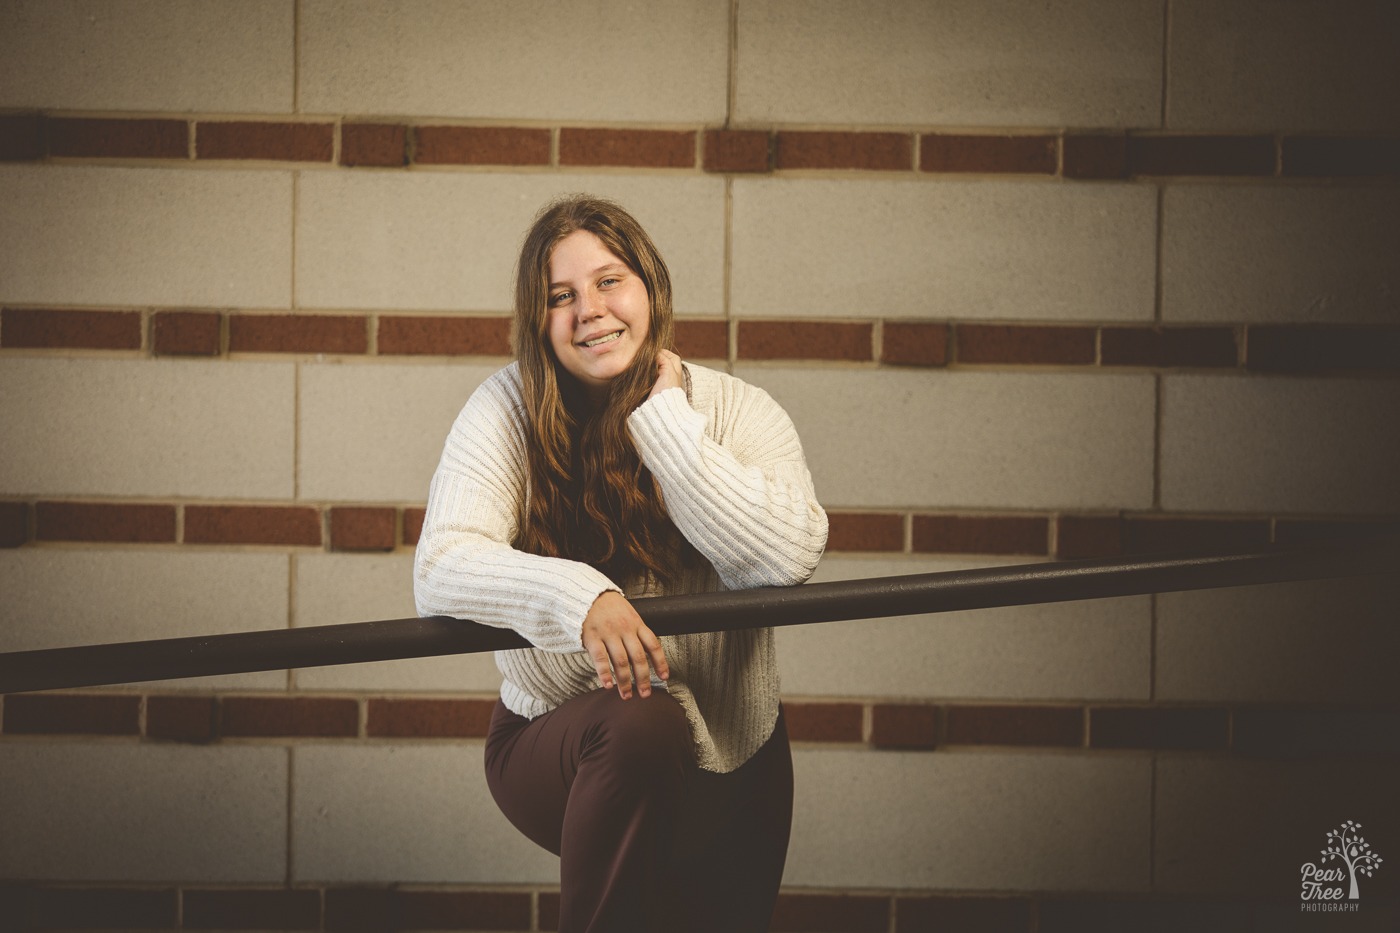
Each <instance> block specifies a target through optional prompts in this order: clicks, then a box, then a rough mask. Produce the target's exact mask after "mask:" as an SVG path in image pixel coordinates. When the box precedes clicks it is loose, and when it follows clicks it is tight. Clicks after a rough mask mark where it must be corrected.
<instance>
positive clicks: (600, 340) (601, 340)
mask: <svg viewBox="0 0 1400 933" xmlns="http://www.w3.org/2000/svg"><path fill="white" fill-rule="evenodd" d="M621 336H622V331H620V330H615V331H613V332H612V333H611V334H604V335H603V336H601V337H597V338H595V339H593V340H585V341H584V342H583V343H581V344H579V346H582V347H597V346H601V345H602V344H605V343H611V342H612V341H614V340H616V339H618V338H619V337H621Z"/></svg>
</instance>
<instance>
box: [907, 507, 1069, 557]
mask: <svg viewBox="0 0 1400 933" xmlns="http://www.w3.org/2000/svg"><path fill="white" fill-rule="evenodd" d="M913 531H914V550H915V551H917V552H923V553H942V554H1048V553H1049V550H1050V548H1049V534H1050V521H1049V519H1048V518H1045V517H1044V516H1036V515H1026V516H1020V515H915V516H914V529H913Z"/></svg>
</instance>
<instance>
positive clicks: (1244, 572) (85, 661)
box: [0, 537, 1400, 693]
mask: <svg viewBox="0 0 1400 933" xmlns="http://www.w3.org/2000/svg"><path fill="white" fill-rule="evenodd" d="M1393 573H1400V538H1390V537H1381V538H1374V539H1367V540H1364V541H1361V542H1357V543H1350V544H1345V545H1331V546H1318V547H1306V548H1294V549H1286V550H1275V551H1267V552H1263V553H1248V554H1213V555H1205V556H1191V557H1127V558H1104V559H1096V560H1081V561H1064V562H1058V563H1039V564H1022V565H1017V566H1011V567H993V568H986V569H981V570H955V571H950V572H945V573H925V574H911V575H909V576H898V577H877V578H873V579H867V580H851V581H845V582H839V583H810V584H807V585H806V586H794V587H782V588H769V589H757V590H735V591H730V592H721V593H702V594H696V595H690V596H661V597H655V598H651V599H638V600H636V601H635V603H634V605H635V606H636V608H637V611H638V613H640V614H641V616H642V618H643V619H645V620H646V623H647V625H649V626H650V627H651V628H652V630H653V631H655V632H656V633H657V634H659V635H681V634H688V633H694V632H715V631H731V630H735V629H744V628H758V627H763V626H776V625H799V624H804V623H811V622H835V621H840V620H844V619H876V618H884V617H888V616H899V615H915V614H924V613H934V612H950V611H954V610H960V609H985V608H990V607H993V606H1019V605H1026V604H1029V603H1047V602H1062V601H1066V600H1077V599H1098V598H1103V597H1109V596H1134V595H1143V594H1147V593H1165V592H1172V591H1177V590H1195V589H1211V588H1214V587H1225V586H1245V585H1250V584H1258V583H1280V582H1286V581H1291V580H1317V579H1326V578H1333V577H1350V576H1367V575H1375V574H1393ZM528 646H529V643H528V642H526V641H525V639H524V638H522V637H521V636H519V635H517V634H516V633H515V632H513V631H511V630H509V629H499V628H492V627H490V626H485V625H481V624H479V623H476V622H469V621H465V620H460V619H450V618H446V617H444V616H435V617H431V618H424V619H392V620H387V621H381V622H352V623H346V624H342V625H324V626H312V627H308V628H293V629H274V630H271V631H262V632H238V633H233V634H228V635H207V636H199V637H193V638H168V639H160V640H156V641H134V642H123V643H118V644H110V645H88V646H82V647H75V648H49V649H42V650H38V651H17V652H11V653H8V654H0V693H18V692H23V691H30V690H53V689H60V688H69V687H91V686H98V685H102V684H119V683H132V682H137V681H149V680H170V679H174V678H180V677H201V676H207V675H211V674H241V673H247V672H250V671H267V670H284V669H287V668H296V667H320V666H324V665H332V664H352V663H358V662H364V661H390V660H397V659H402V658H421V657H429V656H435V655H444V654H470V653H475V652H481V651H494V650H499V649H503V648H524V647H528Z"/></svg>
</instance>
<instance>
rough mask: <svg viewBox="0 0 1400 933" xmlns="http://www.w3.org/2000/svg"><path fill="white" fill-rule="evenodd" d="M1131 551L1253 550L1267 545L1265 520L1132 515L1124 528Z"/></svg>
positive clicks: (1125, 539)
mask: <svg viewBox="0 0 1400 933" xmlns="http://www.w3.org/2000/svg"><path fill="white" fill-rule="evenodd" d="M1123 534H1124V541H1125V543H1126V550H1127V551H1128V553H1131V554H1163V553H1169V552H1174V551H1175V552H1180V553H1193V554H1198V553H1201V552H1205V551H1221V552H1228V551H1252V550H1260V551H1262V550H1264V549H1266V548H1267V547H1268V546H1269V523H1268V521H1267V520H1266V519H1214V518H1157V517H1149V516H1141V517H1132V518H1128V519H1126V520H1125V522H1124V527H1123Z"/></svg>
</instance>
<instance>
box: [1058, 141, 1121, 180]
mask: <svg viewBox="0 0 1400 933" xmlns="http://www.w3.org/2000/svg"><path fill="white" fill-rule="evenodd" d="M1061 148H1062V149H1063V153H1062V161H1063V163H1064V164H1063V165H1062V166H1061V169H1060V170H1061V172H1063V174H1064V177H1066V178H1082V179H1106V180H1112V179H1116V178H1126V177H1127V176H1128V137H1127V136H1125V135H1124V134H1122V133H1113V134H1104V135H1088V136H1074V135H1066V136H1065V137H1064V139H1063V141H1062V142H1061Z"/></svg>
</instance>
